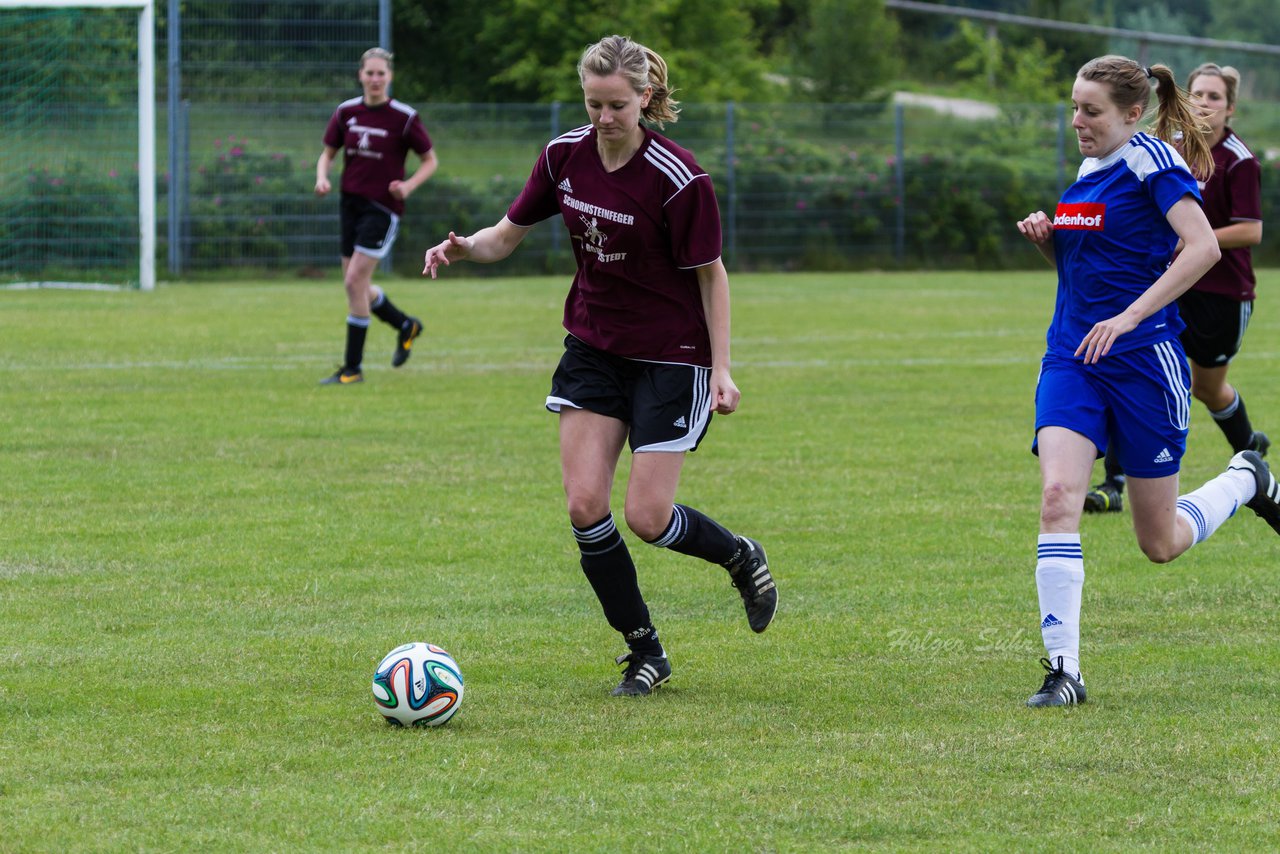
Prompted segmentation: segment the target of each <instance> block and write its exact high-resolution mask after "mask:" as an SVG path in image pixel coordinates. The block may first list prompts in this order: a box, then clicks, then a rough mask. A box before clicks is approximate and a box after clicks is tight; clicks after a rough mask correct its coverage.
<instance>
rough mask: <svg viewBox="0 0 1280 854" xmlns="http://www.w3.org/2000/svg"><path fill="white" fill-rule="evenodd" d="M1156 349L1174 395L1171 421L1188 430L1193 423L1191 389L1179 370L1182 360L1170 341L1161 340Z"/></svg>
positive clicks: (1175, 425) (1166, 379) (1170, 415)
mask: <svg viewBox="0 0 1280 854" xmlns="http://www.w3.org/2000/svg"><path fill="white" fill-rule="evenodd" d="M1155 351H1156V358H1157V359H1159V360H1160V367H1161V368H1163V370H1164V379H1165V384H1166V385H1167V386H1168V388H1169V392H1170V394H1171V396H1172V397H1173V401H1172V402H1173V411H1172V412H1170V413H1169V423H1170V424H1172V425H1173V426H1174V427H1176V428H1177V429H1179V430H1186V429H1187V428H1188V427H1189V426H1190V424H1191V389H1189V388H1187V387H1186V386H1185V385H1183V384H1182V372H1181V371H1180V370H1178V368H1179V362H1181V361H1182V360H1181V358H1180V357H1179V356H1178V354H1177V353H1176V352H1175V351H1174V349H1173V343H1172V342H1170V341H1161V342H1160V343H1159V344H1157V345H1155Z"/></svg>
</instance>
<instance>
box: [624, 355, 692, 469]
mask: <svg viewBox="0 0 1280 854" xmlns="http://www.w3.org/2000/svg"><path fill="white" fill-rule="evenodd" d="M689 370H691V371H693V405H692V406H691V407H690V410H691V411H690V412H689V413H688V414H687V415H686V416H685V421H686V422H688V424H689V430H688V432H686V433H685V434H684V435H683V436H681V437H680V438H678V439H672V440H670V441H668V442H655V443H654V444H652V445H643V446H641V447H639V448H636V449H635V453H637V454H639V453H643V452H645V451H692V450H693V449H694V448H695V447H696V446H697V444H698V437H699V436H701V435H702V431H703V430H705V429H706V426H707V421H708V420H710V418H711V382H710V378H711V369H710V368H700V367H697V366H696V365H690V366H689Z"/></svg>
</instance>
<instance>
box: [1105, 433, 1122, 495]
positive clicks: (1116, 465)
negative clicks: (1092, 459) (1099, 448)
mask: <svg viewBox="0 0 1280 854" xmlns="http://www.w3.org/2000/svg"><path fill="white" fill-rule="evenodd" d="M1102 466H1103V468H1104V469H1106V472H1107V483H1109V484H1111V485H1112V486H1114V487H1115V488H1116V490H1117V491H1119V492H1124V469H1123V468H1122V467H1121V465H1120V455H1119V454H1118V453H1117V452H1116V445H1115V442H1112V443H1111V444H1110V445H1109V446H1107V457H1106V459H1105V460H1103V461H1102Z"/></svg>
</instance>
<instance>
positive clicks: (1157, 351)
mask: <svg viewBox="0 0 1280 854" xmlns="http://www.w3.org/2000/svg"><path fill="white" fill-rule="evenodd" d="M1190 421H1191V374H1190V371H1189V370H1188V368H1187V357H1186V355H1185V354H1184V353H1183V351H1182V344H1181V343H1179V342H1178V340H1177V339H1173V340H1171V341H1162V342H1160V343H1159V344H1153V345H1151V346H1149V347H1139V348H1138V349H1136V350H1129V351H1128V352H1125V353H1114V354H1111V355H1108V356H1103V357H1102V359H1101V360H1100V361H1099V362H1098V363H1097V364H1094V365H1086V364H1084V363H1083V362H1082V361H1080V360H1079V359H1068V358H1064V357H1062V356H1056V355H1054V354H1052V353H1046V354H1045V357H1044V360H1043V361H1042V362H1041V363H1040V381H1039V383H1037V384H1036V432H1037V433H1039V431H1040V428H1042V427H1066V428H1067V429H1068V430H1073V431H1075V432H1076V433H1079V434H1080V435H1082V436H1084V437H1086V438H1087V439H1089V441H1091V442H1093V444H1094V445H1095V446H1096V447H1097V449H1098V456H1102V455H1103V454H1104V453H1105V452H1106V450H1107V443H1108V441H1112V442H1115V445H1116V452H1117V454H1118V455H1119V460H1120V465H1121V466H1122V467H1123V468H1124V473H1125V474H1127V475H1130V476H1132V477H1165V476H1167V475H1171V474H1176V473H1177V472H1178V469H1179V466H1180V464H1181V462H1182V455H1183V454H1184V453H1185V452H1186V449H1187V427H1188V426H1189V424H1190ZM1031 451H1032V453H1039V450H1038V448H1037V446H1036V443H1035V442H1034V441H1033V442H1032V443H1031Z"/></svg>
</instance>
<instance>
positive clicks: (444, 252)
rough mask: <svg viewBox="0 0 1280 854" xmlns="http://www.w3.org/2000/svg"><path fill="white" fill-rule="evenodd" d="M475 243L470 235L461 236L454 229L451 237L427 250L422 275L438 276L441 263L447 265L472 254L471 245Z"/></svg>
mask: <svg viewBox="0 0 1280 854" xmlns="http://www.w3.org/2000/svg"><path fill="white" fill-rule="evenodd" d="M473 245H474V243H473V241H472V240H471V238H469V237H459V236H458V235H456V234H454V233H453V232H452V231H451V232H449V237H448V238H447V239H445V240H442V241H440V242H439V243H437V244H436V245H435V246H432V247H431V248H430V249H428V250H427V255H426V258H425V259H424V260H423V265H422V275H424V276H425V275H427V274H428V273H430V274H431V278H433V279H434V278H435V277H436V271H437V270H438V269H439V268H440V265H441V264H444V265H445V266H446V267H447V266H449V264H451V263H453V262H454V261H461V260H463V259H464V258H466V257H467V256H468V255H470V254H471V247H472V246H473Z"/></svg>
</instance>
